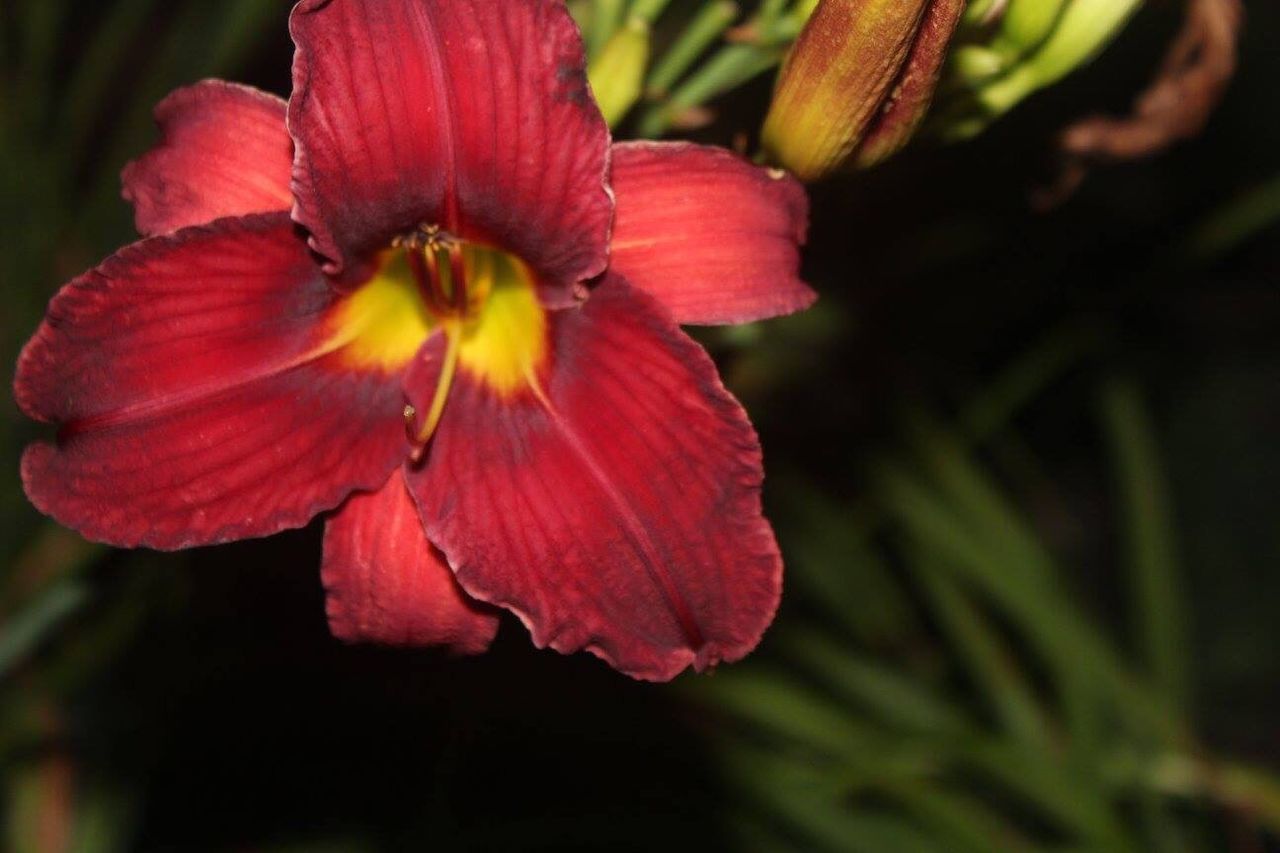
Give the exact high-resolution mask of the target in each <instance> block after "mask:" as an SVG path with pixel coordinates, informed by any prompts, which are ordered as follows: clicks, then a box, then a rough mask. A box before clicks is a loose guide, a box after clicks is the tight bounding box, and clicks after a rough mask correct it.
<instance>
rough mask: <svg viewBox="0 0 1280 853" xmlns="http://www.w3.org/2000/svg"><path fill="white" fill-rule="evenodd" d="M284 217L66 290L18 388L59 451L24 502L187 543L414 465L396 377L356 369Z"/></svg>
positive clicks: (369, 484) (86, 529) (153, 540)
mask: <svg viewBox="0 0 1280 853" xmlns="http://www.w3.org/2000/svg"><path fill="white" fill-rule="evenodd" d="M339 298H340V297H339V296H337V295H336V294H335V291H334V289H333V287H332V286H331V285H330V284H329V283H328V282H327V281H326V280H325V278H324V276H323V275H322V274H321V273H320V271H319V270H318V269H317V268H316V266H315V264H314V262H313V261H312V259H311V257H310V254H309V252H308V251H307V247H306V244H305V243H304V242H303V240H302V239H300V238H299V237H298V236H296V233H295V226H294V225H293V223H292V222H291V221H290V219H289V215H288V214H287V213H277V214H270V215H265V216H252V217H245V218H243V219H223V220H218V221H217V222H215V223H213V224H211V225H208V226H202V227H195V228H187V229H183V230H182V231H179V232H176V233H175V234H172V235H168V236H164V237H154V238H152V239H149V240H144V241H142V242H140V243H136V244H134V245H133V246H130V247H128V248H126V249H124V250H122V251H121V252H119V253H118V254H116V255H115V256H113V257H112V258H110V259H108V260H107V261H106V262H105V263H103V264H102V266H100V267H98V268H97V269H95V270H93V271H91V272H89V273H87V274H86V275H84V276H82V277H80V278H78V279H76V280H75V281H73V282H71V283H70V284H68V285H67V286H66V287H64V288H63V289H62V291H61V292H59V293H58V295H57V296H55V297H54V299H53V301H52V303H50V306H49V313H48V316H47V317H46V319H45V321H44V323H43V324H41V326H40V328H39V330H38V331H37V332H36V334H35V337H34V338H33V339H32V340H31V342H30V343H28V344H27V347H26V349H25V350H24V351H23V353H22V356H21V358H20V359H19V362H18V374H17V378H16V379H15V381H14V394H15V397H16V399H17V401H18V404H19V405H20V406H21V407H22V409H23V410H24V411H25V412H27V413H28V414H29V415H31V416H32V417H34V418H36V419H37V420H41V421H46V422H48V423H53V424H57V425H59V427H60V429H59V433H58V439H57V442H56V443H54V444H43V443H42V444H34V445H32V446H31V447H29V448H28V449H27V451H26V454H25V455H24V456H23V460H22V478H23V484H24V485H25V487H26V490H27V495H28V496H29V497H30V498H31V501H32V503H34V504H35V505H36V506H37V507H38V508H39V509H40V510H41V511H43V512H45V513H47V514H49V515H51V516H53V517H54V518H55V519H57V520H58V521H60V522H62V523H63V524H65V525H67V526H68V527H71V528H74V529H76V530H78V531H80V532H81V533H83V534H84V535H85V536H88V537H89V538H91V539H96V540H99V541H103V542H108V543H112V544H115V545H121V546H135V545H147V546H150V547H153V548H183V547H188V546H192V545H203V544H211V543H215V542H224V541H228V540H232V539H241V538H246V537H251V536H265V535H268V534H271V533H275V532H277V531H280V530H283V529H286V528H290V527H298V526H301V525H303V524H305V523H306V522H307V521H308V520H309V519H310V518H311V517H312V516H314V515H316V514H317V513H319V512H322V511H324V510H328V509H332V508H333V507H335V506H337V505H338V504H339V503H341V502H342V500H343V498H345V497H346V496H347V495H348V494H349V493H350V492H351V491H353V490H355V489H368V488H373V487H376V486H378V485H381V484H382V483H383V482H385V481H386V479H387V476H388V475H389V474H390V472H391V470H392V469H393V468H394V467H395V466H396V465H397V464H398V463H399V462H400V461H402V460H403V459H404V457H405V454H406V452H407V440H406V437H405V432H404V423H403V405H404V397H403V392H402V390H401V388H400V380H399V377H398V375H389V374H385V373H383V372H378V371H373V370H369V371H363V372H357V371H353V370H350V369H348V368H347V367H346V364H347V362H346V361H344V359H343V352H342V348H341V344H342V342H341V341H339V340H334V339H333V338H332V335H331V332H330V331H329V329H328V323H329V318H330V313H329V312H330V310H331V309H332V308H333V306H334V305H335V304H337V301H338V299H339Z"/></svg>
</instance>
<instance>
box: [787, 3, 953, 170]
mask: <svg viewBox="0 0 1280 853" xmlns="http://www.w3.org/2000/svg"><path fill="white" fill-rule="evenodd" d="M963 11H964V0H821V2H819V3H818V5H817V8H816V9H815V10H814V12H813V15H812V17H810V18H809V21H808V23H807V24H806V25H805V28H804V30H803V31H801V33H800V36H799V38H797V39H796V43H795V45H794V46H793V47H792V49H791V53H790V55H789V56H788V57H787V60H786V62H785V64H784V65H783V69H782V74H781V76H780V77H779V80H778V86H777V89H776V91H775V92H774V97H773V104H772V105H771V107H770V109H769V115H768V117H767V118H766V119H765V125H764V134H763V142H764V147H765V150H766V152H767V154H768V155H769V157H770V158H771V159H772V160H773V162H774V163H776V164H778V165H780V166H784V167H786V168H788V169H790V170H791V171H792V172H794V173H795V174H796V175H797V176H798V177H800V178H801V179H802V180H807V181H811V180H816V179H818V178H821V177H824V176H825V175H828V174H830V173H831V172H832V171H834V170H835V169H837V168H838V167H840V166H841V165H843V164H844V163H845V162H847V161H852V162H853V163H854V164H855V165H857V166H860V167H865V166H870V165H873V164H875V163H878V162H880V161H881V160H883V159H885V158H886V157H888V156H890V155H891V154H893V153H894V152H896V151H897V150H898V149H900V148H901V147H902V146H903V145H905V144H906V143H907V141H908V140H909V139H910V138H911V136H912V134H913V133H914V132H915V130H916V128H917V127H918V126H919V124H920V120H921V119H922V118H923V117H924V114H925V111H926V110H927V109H928V107H929V102H930V100H931V99H932V97H933V90H934V88H935V86H936V85H937V82H938V75H939V72H940V69H941V67H942V61H943V58H944V57H945V55H946V50H947V45H948V44H949V43H950V41H951V36H952V34H953V33H954V32H955V28H956V25H957V23H958V22H959V18H960V14H961V13H962V12H963Z"/></svg>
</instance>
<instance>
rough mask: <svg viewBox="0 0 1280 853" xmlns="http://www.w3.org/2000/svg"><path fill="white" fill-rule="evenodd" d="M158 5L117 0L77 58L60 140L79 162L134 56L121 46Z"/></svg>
mask: <svg viewBox="0 0 1280 853" xmlns="http://www.w3.org/2000/svg"><path fill="white" fill-rule="evenodd" d="M156 5H157V0H118V2H116V3H115V4H114V5H113V6H111V7H110V9H109V11H108V14H107V17H106V20H104V21H103V22H102V23H101V24H100V25H99V26H98V27H97V28H96V29H95V30H94V34H93V38H92V40H91V41H90V42H89V45H88V47H87V48H86V49H85V50H84V51H83V52H82V53H81V54H80V55H79V57H78V58H77V61H76V62H75V64H74V68H73V70H72V73H71V80H70V82H69V84H68V85H67V89H66V94H65V95H64V96H63V98H62V99H61V101H62V103H61V112H60V115H59V119H58V125H59V128H60V133H59V140H58V141H59V144H60V145H63V146H65V150H66V152H67V154H66V155H65V156H67V157H68V158H69V159H70V161H71V162H73V163H74V162H79V159H80V156H81V154H82V152H83V149H84V146H85V145H86V144H87V142H88V138H89V134H90V132H91V130H92V129H93V126H94V124H95V122H97V121H98V120H99V119H100V118H101V117H102V111H103V109H104V107H105V106H106V101H107V94H108V92H110V91H111V89H112V87H114V86H119V84H120V80H121V76H122V73H123V71H122V69H121V67H120V66H121V65H123V64H124V63H126V62H128V61H129V60H130V58H131V54H130V53H129V52H128V51H124V50H121V46H122V45H130V44H133V43H134V42H135V41H136V40H137V38H138V35H139V33H140V32H141V31H142V30H143V27H144V26H145V25H146V24H147V23H148V22H149V21H150V18H151V14H152V12H153V11H154V10H155V7H156Z"/></svg>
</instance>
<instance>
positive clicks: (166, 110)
mask: <svg viewBox="0 0 1280 853" xmlns="http://www.w3.org/2000/svg"><path fill="white" fill-rule="evenodd" d="M155 116H156V124H158V125H159V127H160V142H159V143H157V145H156V146H155V147H154V148H152V149H151V150H150V151H148V152H147V153H146V154H144V155H142V156H141V157H139V158H138V159H137V160H134V161H133V162H132V163H130V164H129V165H127V166H125V168H124V172H123V173H122V174H121V181H122V182H123V184H124V197H125V199H126V200H127V201H129V202H131V203H132V204H133V206H134V218H135V221H136V223H137V228H138V232H139V233H141V234H143V235H146V236H150V235H154V234H164V233H167V232H170V231H176V230H177V229H179V228H185V227H187V226H189V225H204V224H206V223H208V222H212V221H213V220H215V219H220V218H222V217H225V216H245V215H248V214H252V213H274V212H276V211H287V210H288V209H289V208H290V207H292V206H293V195H292V193H291V192H290V190H289V172H290V168H291V164H292V162H293V140H292V139H290V138H289V132H288V131H287V130H286V129H285V125H284V117H285V102H284V101H283V100H281V99H280V98H277V97H276V96H275V95H271V94H268V93H266V92H262V91H259V90H257V89H254V88H251V87H249V86H242V85H240V84H238V83H227V82H224V81H222V80H205V81H202V82H200V83H196V84H195V85H193V86H187V87H185V88H182V89H178V90H177V91H175V92H173V93H171V94H170V95H169V96H168V97H167V98H165V99H164V100H163V101H161V102H160V104H159V105H158V106H157V107H156V110H155Z"/></svg>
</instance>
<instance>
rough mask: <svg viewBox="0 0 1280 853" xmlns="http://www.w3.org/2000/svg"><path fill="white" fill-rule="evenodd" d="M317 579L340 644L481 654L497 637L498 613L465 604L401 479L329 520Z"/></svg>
mask: <svg viewBox="0 0 1280 853" xmlns="http://www.w3.org/2000/svg"><path fill="white" fill-rule="evenodd" d="M320 577H321V579H322V580H323V581H324V588H325V592H326V594H327V599H326V607H325V609H326V610H327V611H328V614H329V628H330V630H332V631H333V635H334V636H335V637H337V638H338V639H340V640H345V641H347V642H352V643H354V642H370V643H383V644H386V645H393V646H449V647H450V648H452V649H453V650H454V651H456V652H459V653H460V654H480V653H481V652H483V651H484V650H485V649H487V648H489V644H490V643H492V642H493V638H494V635H495V634H497V632H498V613H497V611H495V610H493V609H492V608H489V607H486V606H485V605H483V604H479V603H477V602H475V601H473V600H471V599H470V598H468V597H467V595H466V593H464V592H463V591H462V589H461V588H460V587H459V586H458V582H457V581H456V580H454V579H453V572H451V571H450V570H449V565H448V563H446V562H445V560H444V555H443V554H441V553H440V552H439V551H438V550H436V549H435V548H433V547H432V546H431V543H430V542H428V541H427V536H426V534H425V533H423V531H422V522H421V521H420V520H419V519H418V509H417V507H415V506H414V505H413V500H412V499H411V498H410V497H409V490H408V489H407V488H406V487H405V482H404V477H403V476H402V475H401V473H400V472H399V471H397V472H396V473H394V474H392V475H391V479H390V480H388V481H387V484H386V485H384V486H383V487H382V488H381V489H379V490H378V491H376V492H361V493H359V494H354V495H352V496H351V497H349V498H347V502H346V503H345V504H343V505H342V508H341V509H339V510H338V511H337V512H336V513H335V514H334V515H333V517H332V518H330V519H329V523H328V524H327V525H325V529H324V564H323V567H322V568H321V571H320Z"/></svg>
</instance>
